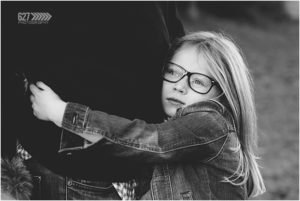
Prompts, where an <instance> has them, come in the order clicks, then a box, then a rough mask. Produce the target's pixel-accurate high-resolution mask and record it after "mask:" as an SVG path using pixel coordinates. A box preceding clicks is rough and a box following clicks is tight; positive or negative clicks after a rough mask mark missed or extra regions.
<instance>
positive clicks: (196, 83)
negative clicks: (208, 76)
mask: <svg viewBox="0 0 300 201" xmlns="http://www.w3.org/2000/svg"><path fill="white" fill-rule="evenodd" d="M192 83H193V84H195V85H201V86H205V83H204V82H203V80H199V79H195V80H193V81H192Z"/></svg>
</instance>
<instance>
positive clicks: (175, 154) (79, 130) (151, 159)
mask: <svg viewBox="0 0 300 201" xmlns="http://www.w3.org/2000/svg"><path fill="white" fill-rule="evenodd" d="M62 127H63V128H64V129H66V130H68V131H70V132H72V133H75V134H77V135H79V136H81V135H91V136H101V137H100V138H102V139H101V140H99V141H98V142H96V143H91V144H90V145H89V146H101V149H102V151H103V152H105V153H107V154H108V155H111V156H113V157H120V158H128V159H130V160H138V161H141V160H142V161H143V162H146V163H159V162H166V161H183V160H195V158H196V159H197V160H200V161H203V162H205V161H208V160H211V159H213V158H215V157H216V156H217V155H218V154H219V153H220V151H221V149H222V147H223V145H224V143H225V141H226V139H227V134H228V132H229V131H228V128H227V126H226V120H225V119H224V118H223V116H222V115H221V114H220V113H219V112H218V111H216V110H214V109H211V108H209V107H202V109H199V110H197V111H192V112H189V113H186V114H184V115H183V116H180V117H179V118H175V119H173V120H170V121H168V122H164V123H161V124H147V123H146V122H145V121H142V120H137V119H135V120H128V119H125V118H121V117H117V116H114V115H109V114H106V113H104V112H101V111H93V110H91V109H90V108H88V107H86V106H84V105H80V104H76V103H68V105H67V107H66V110H65V114H64V118H63V123H62ZM86 147H87V146H86ZM86 147H84V146H82V147H77V150H78V149H85V148H86ZM68 149H69V150H70V147H61V150H60V152H63V151H64V150H68ZM71 149H72V148H71Z"/></svg>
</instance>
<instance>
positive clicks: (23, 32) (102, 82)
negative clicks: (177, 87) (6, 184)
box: [1, 2, 183, 179]
mask: <svg viewBox="0 0 300 201" xmlns="http://www.w3.org/2000/svg"><path fill="white" fill-rule="evenodd" d="M1 9H2V11H3V12H2V16H3V18H2V22H3V23H2V30H3V32H2V39H3V40H2V42H3V51H2V52H3V55H2V58H3V64H2V72H3V73H2V83H3V84H2V94H3V99H2V106H3V107H2V113H3V118H2V121H3V122H2V125H3V127H2V128H3V130H2V141H1V142H2V143H1V144H2V155H7V154H9V155H13V154H11V153H12V152H14V149H15V139H16V137H15V136H17V137H18V139H19V140H20V141H21V143H22V145H23V147H25V149H27V150H28V151H29V152H30V154H31V155H33V157H35V158H36V159H37V160H38V161H39V162H41V163H42V164H43V165H45V166H46V167H47V168H50V169H51V170H52V171H55V172H56V173H60V174H63V175H71V176H72V175H76V176H82V177H92V178H93V179H97V175H95V172H93V171H85V174H88V175H80V173H82V172H83V171H81V170H82V169H84V168H86V167H84V166H82V165H81V163H79V162H78V161H80V160H81V159H82V158H85V157H86V155H82V154H78V156H77V157H76V159H75V158H72V159H70V158H68V159H67V161H66V159H65V158H64V157H61V156H59V155H58V154H57V150H58V146H54V145H57V144H58V142H59V140H60V134H61V132H62V129H59V128H57V127H56V126H55V125H52V124H49V123H45V122H42V121H39V120H37V119H36V118H35V117H34V116H33V115H32V108H31V105H30V102H29V98H28V96H26V97H25V98H24V97H23V94H24V93H23V92H22V90H19V89H20V87H19V86H18V84H17V83H16V82H15V80H14V76H15V73H16V72H24V73H25V75H26V76H27V78H28V80H29V81H30V82H36V81H38V80H41V81H43V82H45V83H46V84H48V85H50V86H51V87H52V88H53V89H54V90H55V91H56V92H57V93H58V94H60V95H61V96H62V97H64V98H65V99H66V100H74V101H76V102H81V103H84V104H87V105H90V106H91V107H94V108H103V110H104V111H105V112H108V113H111V114H116V115H120V116H124V117H126V118H140V119H145V120H147V121H149V122H159V121H160V120H161V119H162V116H163V115H162V114H163V113H162V111H161V109H160V108H161V106H160V98H159V97H160V87H161V86H160V85H161V84H160V82H159V81H158V80H160V71H161V67H162V64H163V60H164V57H165V54H166V52H167V50H168V47H169V45H168V44H169V43H170V41H169V40H172V39H174V38H175V37H178V36H182V35H183V27H182V25H181V23H180V21H179V20H178V19H177V16H176V12H175V5H174V3H169V2H72V3H69V2H4V3H3V4H2V7H1ZM19 12H48V13H49V14H51V16H52V18H51V19H50V20H49V22H48V23H47V24H19V23H18V13H19ZM137 92H138V93H137ZM137 94H138V95H137ZM28 95H29V94H28ZM145 104H146V105H152V107H144V105H145ZM16 125H18V126H16ZM91 154H92V153H89V154H87V155H88V156H89V157H92V155H91ZM77 159H78V160H77ZM71 163H72V164H73V165H74V166H75V167H78V169H77V168H73V171H70V170H69V169H68V164H71ZM99 166H100V165H99ZM106 170H111V169H104V170H103V171H106ZM126 170H130V171H135V170H134V169H132V167H128V168H126V167H125V166H124V171H125V172H126ZM109 172H110V171H108V173H109ZM120 175H127V174H122V173H120ZM113 176H114V175H113ZM117 176H118V175H117ZM100 179H101V178H100Z"/></svg>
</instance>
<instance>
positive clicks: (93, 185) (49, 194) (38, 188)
mask: <svg viewBox="0 0 300 201" xmlns="http://www.w3.org/2000/svg"><path fill="white" fill-rule="evenodd" d="M24 163H25V165H26V166H27V168H28V169H29V170H30V173H31V174H32V175H33V177H32V180H33V184H34V187H35V188H34V190H33V192H32V196H31V199H32V200H47V199H49V198H51V199H53V200H98V199H103V200H109V199H113V200H119V199H120V197H119V195H118V194H117V192H116V191H115V188H114V187H113V185H112V184H111V183H109V182H101V181H89V180H84V179H75V178H69V177H66V176H61V175H58V174H55V173H54V172H52V171H51V170H49V169H47V168H46V167H44V166H43V165H41V164H40V163H38V162H37V161H36V160H34V159H29V160H26V161H25V162H24Z"/></svg>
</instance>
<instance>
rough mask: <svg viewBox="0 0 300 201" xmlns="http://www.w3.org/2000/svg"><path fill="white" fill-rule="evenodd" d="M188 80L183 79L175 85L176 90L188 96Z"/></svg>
mask: <svg viewBox="0 0 300 201" xmlns="http://www.w3.org/2000/svg"><path fill="white" fill-rule="evenodd" d="M188 87H189V86H188V80H187V77H184V78H182V80H179V81H178V82H176V83H174V88H173V89H174V90H175V91H177V92H179V93H182V94H186V93H187V90H188Z"/></svg>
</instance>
